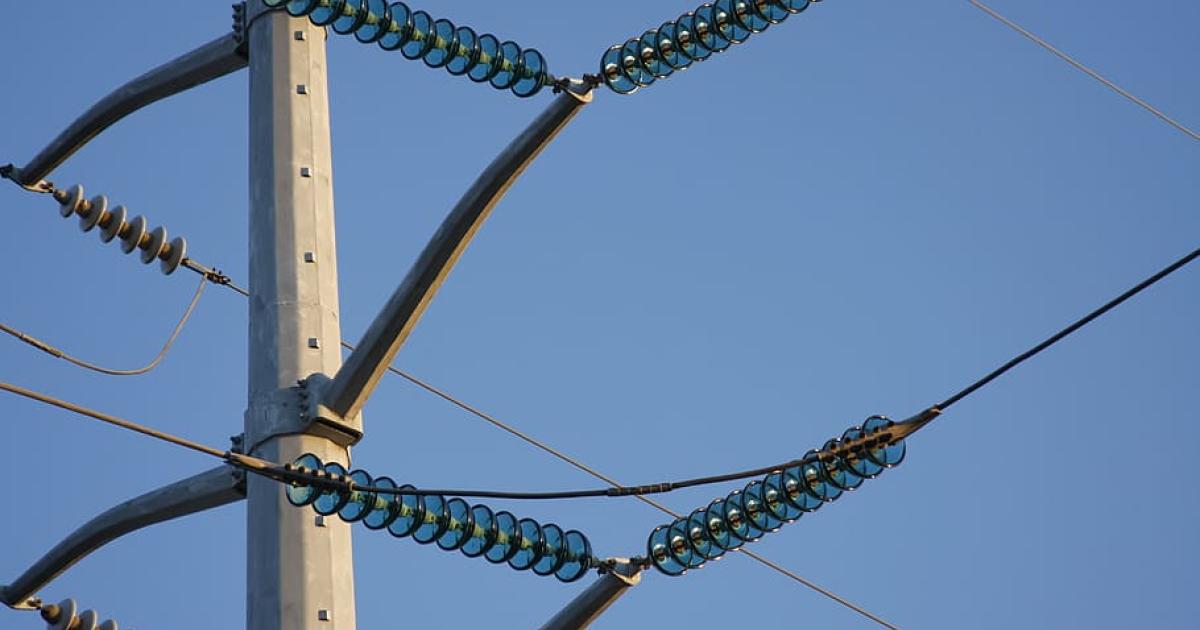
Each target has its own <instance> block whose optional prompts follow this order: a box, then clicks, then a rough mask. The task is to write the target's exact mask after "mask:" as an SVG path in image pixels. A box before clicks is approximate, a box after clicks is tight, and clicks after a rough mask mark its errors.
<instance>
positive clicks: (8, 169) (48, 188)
mask: <svg viewBox="0 0 1200 630" xmlns="http://www.w3.org/2000/svg"><path fill="white" fill-rule="evenodd" d="M0 177H3V178H4V179H7V180H11V181H12V183H14V184H16V185H18V186H20V187H21V188H24V189H25V190H28V191H29V192H35V193H41V194H50V193H53V192H54V183H53V182H50V181H47V180H44V179H39V180H38V181H36V182H34V183H32V184H25V183H22V182H21V169H19V168H17V167H16V165H14V164H5V165H4V166H0Z"/></svg>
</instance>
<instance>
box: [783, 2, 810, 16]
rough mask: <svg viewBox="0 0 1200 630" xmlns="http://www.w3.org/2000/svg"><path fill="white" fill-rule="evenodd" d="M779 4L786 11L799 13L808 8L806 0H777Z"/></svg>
mask: <svg viewBox="0 0 1200 630" xmlns="http://www.w3.org/2000/svg"><path fill="white" fill-rule="evenodd" d="M778 2H779V6H781V7H783V10H784V11H787V12H788V13H799V12H801V11H803V10H805V9H807V8H808V0H778Z"/></svg>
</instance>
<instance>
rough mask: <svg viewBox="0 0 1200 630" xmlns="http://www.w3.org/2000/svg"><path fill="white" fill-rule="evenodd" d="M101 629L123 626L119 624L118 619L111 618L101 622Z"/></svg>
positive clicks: (118, 629) (118, 628)
mask: <svg viewBox="0 0 1200 630" xmlns="http://www.w3.org/2000/svg"><path fill="white" fill-rule="evenodd" d="M99 630H121V626H119V625H117V622H116V621H113V620H112V619H109V620H108V621H105V622H104V623H102V624H100V628H99Z"/></svg>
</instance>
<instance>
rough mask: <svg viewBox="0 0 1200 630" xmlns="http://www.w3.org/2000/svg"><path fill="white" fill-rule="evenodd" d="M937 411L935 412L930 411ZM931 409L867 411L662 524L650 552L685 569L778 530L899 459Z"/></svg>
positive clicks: (664, 566)
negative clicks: (776, 466) (837, 432)
mask: <svg viewBox="0 0 1200 630" xmlns="http://www.w3.org/2000/svg"><path fill="white" fill-rule="evenodd" d="M935 415H936V414H935ZM929 419H931V417H925V416H919V417H918V418H915V419H914V421H915V422H905V423H901V424H896V423H894V422H892V421H891V420H889V419H887V418H885V417H883V416H871V417H870V418H867V420H866V421H865V422H863V424H862V425H861V426H855V427H851V428H849V429H847V430H846V432H845V433H843V434H842V437H841V438H833V439H831V440H829V441H828V442H826V443H825V446H823V447H822V448H820V449H819V450H812V451H809V452H808V454H806V455H805V456H804V458H802V459H800V460H798V461H797V462H795V463H794V465H789V466H787V467H785V468H782V469H781V470H777V471H775V472H772V473H770V474H768V475H767V476H766V477H764V478H763V479H760V480H755V481H752V482H750V483H749V484H748V485H747V486H746V488H745V489H744V490H734V491H733V492H731V493H730V494H729V496H727V497H725V498H723V499H716V500H715V501H713V502H712V503H710V504H709V505H708V506H707V507H702V508H700V509H697V510H696V511H694V512H692V513H691V514H690V515H688V516H686V517H683V518H679V519H676V520H675V521H674V522H673V523H671V524H670V525H660V526H659V527H656V528H655V529H654V531H653V532H652V533H651V534H650V538H649V540H648V541H647V543H646V552H647V558H648V560H649V562H650V563H651V564H653V565H654V567H655V568H656V569H658V570H659V571H661V572H662V573H665V574H667V575H672V576H674V575H683V574H684V573H686V572H687V570H688V569H698V568H700V567H702V566H704V563H705V562H707V561H709V560H716V559H717V558H720V557H721V556H723V555H725V552H727V551H733V550H735V549H738V548H740V547H741V546H742V545H744V544H746V543H748V542H754V541H756V540H758V539H759V538H761V537H762V536H763V534H767V533H770V532H774V531H777V530H778V529H779V528H780V527H782V526H783V525H785V524H787V523H791V522H792V521H795V520H796V519H798V518H800V517H801V516H803V515H804V514H805V513H806V512H815V511H816V510H817V509H819V508H820V507H821V506H822V505H824V504H825V503H830V502H832V501H835V500H837V499H838V498H839V497H840V496H842V493H843V492H848V491H851V490H854V489H856V488H858V487H859V486H860V485H862V482H863V480H864V479H872V478H874V477H876V476H878V475H879V473H881V472H883V471H884V469H886V468H892V467H893V466H897V465H899V464H900V462H901V461H903V460H904V453H905V445H904V437H905V436H907V435H909V434H910V433H912V432H913V431H915V430H916V429H918V428H920V427H921V426H923V425H924V423H926V422H928V421H929Z"/></svg>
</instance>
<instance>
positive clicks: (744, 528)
mask: <svg viewBox="0 0 1200 630" xmlns="http://www.w3.org/2000/svg"><path fill="white" fill-rule="evenodd" d="M725 525H726V526H728V527H729V533H731V534H733V535H734V536H735V537H737V538H740V539H742V540H744V541H746V542H754V541H756V540H758V539H759V538H762V535H763V533H764V532H763V530H761V529H759V528H758V526H757V525H755V524H754V523H753V522H752V521H751V520H750V517H749V516H747V515H746V509H745V508H743V507H742V491H741V490H734V491H733V492H730V493H729V496H728V497H726V498H725Z"/></svg>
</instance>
